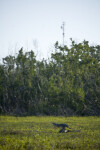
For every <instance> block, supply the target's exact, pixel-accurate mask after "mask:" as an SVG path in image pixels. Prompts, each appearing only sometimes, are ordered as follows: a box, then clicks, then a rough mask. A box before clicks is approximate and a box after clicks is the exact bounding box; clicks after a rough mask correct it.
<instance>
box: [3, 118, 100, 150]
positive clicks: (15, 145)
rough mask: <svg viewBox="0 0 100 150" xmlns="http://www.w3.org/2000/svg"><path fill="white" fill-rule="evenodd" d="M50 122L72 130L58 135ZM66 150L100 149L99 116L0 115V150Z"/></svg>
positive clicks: (57, 129) (56, 129)
mask: <svg viewBox="0 0 100 150" xmlns="http://www.w3.org/2000/svg"><path fill="white" fill-rule="evenodd" d="M52 122H56V123H66V124H68V125H69V126H70V128H72V131H71V132H68V133H58V131H59V128H56V127H54V126H53V125H52ZM77 130H80V131H79V132H77ZM65 149H68V150H71V149H76V150H100V117H34V116H33V117H12V116H0V150H65Z"/></svg>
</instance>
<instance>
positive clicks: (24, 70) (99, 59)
mask: <svg viewBox="0 0 100 150" xmlns="http://www.w3.org/2000/svg"><path fill="white" fill-rule="evenodd" d="M0 114H12V115H68V116H69V115H100V45H96V46H90V45H89V42H88V41H83V42H82V43H78V44H77V43H76V42H75V41H73V40H72V39H71V46H70V48H69V47H68V46H67V45H64V46H61V45H60V44H59V43H58V42H56V44H55V52H54V53H51V58H50V59H49V60H44V59H43V60H41V61H39V60H36V57H35V54H34V52H33V51H30V52H24V50H23V48H21V49H20V50H19V52H18V54H17V56H12V55H9V56H7V57H5V58H3V63H2V64H0Z"/></svg>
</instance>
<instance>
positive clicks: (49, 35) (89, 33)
mask: <svg viewBox="0 0 100 150" xmlns="http://www.w3.org/2000/svg"><path fill="white" fill-rule="evenodd" d="M63 21H64V22H65V43H66V44H69V41H70V40H69V39H70V38H73V39H74V40H76V42H82V41H83V40H84V39H86V40H88V41H89V42H90V44H94V45H95V44H100V0H0V59H1V58H3V57H5V56H7V55H9V54H14V53H17V52H18V50H19V49H20V48H21V47H24V49H25V51H27V50H28V51H30V50H31V49H32V50H35V53H36V52H37V51H38V55H39V57H41V58H43V57H44V58H47V57H48V56H49V54H50V53H51V51H52V49H53V45H54V43H55V42H56V41H59V43H60V44H62V29H61V25H62V23H63Z"/></svg>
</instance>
